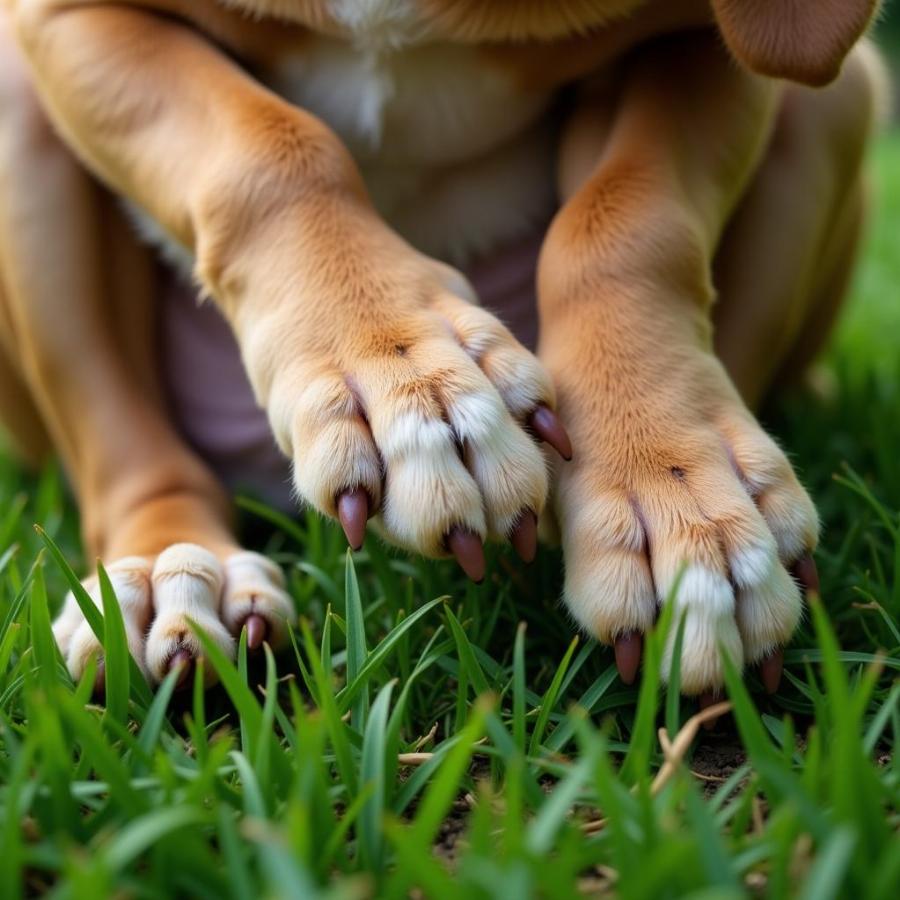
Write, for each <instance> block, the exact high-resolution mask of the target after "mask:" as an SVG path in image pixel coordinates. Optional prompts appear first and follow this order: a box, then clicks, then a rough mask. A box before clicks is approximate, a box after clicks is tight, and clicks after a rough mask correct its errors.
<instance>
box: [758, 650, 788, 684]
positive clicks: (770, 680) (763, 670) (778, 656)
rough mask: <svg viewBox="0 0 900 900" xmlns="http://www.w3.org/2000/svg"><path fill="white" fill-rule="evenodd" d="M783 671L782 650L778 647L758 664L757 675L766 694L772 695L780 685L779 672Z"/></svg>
mask: <svg viewBox="0 0 900 900" xmlns="http://www.w3.org/2000/svg"><path fill="white" fill-rule="evenodd" d="M783 669H784V650H782V649H781V648H780V647H778V648H776V649H775V650H773V651H772V652H771V653H770V654H769V655H768V656H767V657H766V658H765V659H764V660H762V661H761V662H760V664H759V674H760V678H762V683H763V687H765V689H766V693H767V694H774V693H775V692H776V691H777V690H778V685H779V684H781V672H782V670H783Z"/></svg>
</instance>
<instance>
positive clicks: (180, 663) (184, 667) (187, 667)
mask: <svg viewBox="0 0 900 900" xmlns="http://www.w3.org/2000/svg"><path fill="white" fill-rule="evenodd" d="M167 668H168V670H169V671H170V672H174V671H175V670H177V671H178V681H176V682H175V688H176V690H181V689H182V688H185V687H187V685H188V683H189V682H190V680H191V673H192V672H193V671H194V657H193V656H191V653H190V651H188V650H185V649H183V648H182V649H181V650H176V651H175V653H173V654H172V656H171V658H170V659H169V664H168V667H167Z"/></svg>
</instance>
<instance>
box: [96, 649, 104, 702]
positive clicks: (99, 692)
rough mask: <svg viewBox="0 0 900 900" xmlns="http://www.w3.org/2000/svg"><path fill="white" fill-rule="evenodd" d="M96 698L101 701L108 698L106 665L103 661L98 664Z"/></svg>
mask: <svg viewBox="0 0 900 900" xmlns="http://www.w3.org/2000/svg"><path fill="white" fill-rule="evenodd" d="M94 696H95V697H98V698H100V699H101V700H102V699H103V698H104V697H105V696H106V665H105V663H104V662H103V660H102V659H101V660H98V662H97V674H96V675H95V676H94Z"/></svg>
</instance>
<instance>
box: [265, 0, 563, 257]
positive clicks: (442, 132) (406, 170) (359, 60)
mask: <svg viewBox="0 0 900 900" xmlns="http://www.w3.org/2000/svg"><path fill="white" fill-rule="evenodd" d="M335 2H336V7H335V9H336V10H337V8H338V7H340V8H341V9H342V10H343V20H342V21H343V23H344V24H345V25H346V26H347V28H348V32H350V35H351V36H350V37H348V38H335V37H331V36H325V35H316V36H314V37H312V38H311V39H310V40H309V41H308V42H307V43H306V45H305V46H304V47H303V48H302V51H301V52H298V53H296V54H294V55H292V56H289V57H286V58H283V59H280V60H278V61H277V63H276V64H275V65H274V66H273V67H272V69H271V70H270V71H269V72H268V73H267V74H266V76H265V80H266V81H267V83H268V84H269V86H270V87H272V88H273V89H274V90H276V91H277V92H278V93H279V94H281V95H282V96H283V97H285V99H287V100H289V101H290V102H292V103H294V104H296V105H297V106H299V107H301V108H303V109H306V110H308V111H309V112H311V113H313V114H315V115H316V116H317V117H318V118H320V119H322V120H323V121H324V122H326V123H327V124H328V125H329V126H330V127H331V128H332V129H333V130H334V131H335V132H336V133H337V134H338V135H339V136H340V137H341V139H342V140H343V141H344V143H345V145H346V146H347V147H348V149H349V150H350V152H351V153H352V154H353V156H354V157H355V159H356V160H357V163H358V164H359V166H360V170H361V171H362V174H363V177H364V178H365V180H366V182H367V184H368V187H369V190H370V193H371V195H372V197H373V200H374V202H375V204H376V206H377V207H378V209H379V211H380V212H381V213H382V215H383V216H385V218H386V219H387V220H388V221H389V222H391V224H392V225H393V226H394V227H395V228H397V229H398V230H399V231H400V232H401V233H403V234H404V236H406V237H407V238H408V239H409V240H411V241H412V242H413V243H414V244H416V245H417V246H419V247H420V249H423V250H425V251H426V252H430V253H433V254H436V255H438V256H442V257H444V258H448V259H453V260H454V261H461V260H462V259H464V258H465V257H468V256H471V255H472V254H478V253H480V252H482V251H484V250H486V249H488V248H489V247H490V246H491V245H494V244H496V243H498V242H503V241H504V240H508V239H509V238H512V237H515V236H518V234H519V233H521V231H522V229H523V227H527V224H529V223H535V222H542V221H545V220H546V217H547V216H548V215H549V212H550V208H551V205H552V202H553V201H552V197H551V194H552V191H551V186H552V148H551V147H550V145H549V142H548V137H549V125H548V124H547V123H546V121H545V120H546V119H547V116H546V112H547V110H548V107H549V106H550V104H551V102H552V98H553V95H552V93H551V92H549V91H527V90H523V89H521V88H520V87H518V86H517V85H516V84H515V83H514V80H513V78H512V77H511V76H510V74H509V73H507V72H504V71H502V70H500V69H498V68H496V67H493V66H491V65H490V63H489V62H488V61H487V60H486V59H485V58H484V57H483V56H482V55H481V54H480V52H479V50H478V49H477V48H475V47H471V46H467V45H464V44H454V43H450V42H443V41H437V40H436V41H432V40H430V39H429V38H428V36H427V34H425V32H424V31H423V27H424V26H422V25H421V23H420V22H419V21H418V20H417V19H416V17H415V16H414V15H412V14H409V15H403V11H404V9H405V8H407V7H408V4H405V3H403V2H401V3H399V4H396V3H384V2H379V0H359V2H357V0H353V2H350V0H339V2H338V0H335ZM407 11H408V10H407Z"/></svg>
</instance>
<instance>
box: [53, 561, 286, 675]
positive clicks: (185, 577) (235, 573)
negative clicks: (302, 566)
mask: <svg viewBox="0 0 900 900" xmlns="http://www.w3.org/2000/svg"><path fill="white" fill-rule="evenodd" d="M107 574H108V575H109V580H110V583H111V584H112V588H113V591H114V593H115V595H116V598H117V599H118V601H119V607H120V609H121V610H122V618H123V620H124V624H125V634H126V638H127V641H128V649H129V651H130V653H131V655H132V657H133V658H134V660H135V661H136V663H137V664H138V666H140V668H141V669H142V671H143V672H144V674H145V675H146V676H148V677H149V679H150V680H151V681H154V682H159V681H162V679H163V678H165V676H166V674H167V673H168V672H169V671H170V670H171V669H172V668H175V667H178V668H180V669H181V671H182V675H181V677H180V679H179V682H180V683H185V682H187V681H188V676H189V675H190V672H191V670H192V668H193V664H194V661H195V660H196V659H198V658H199V657H201V656H202V655H203V649H202V646H201V644H200V642H199V641H198V639H197V636H196V634H195V632H194V630H193V628H192V626H191V623H192V622H193V623H196V624H197V625H199V626H200V627H201V628H202V629H203V630H204V631H205V632H206V634H207V635H208V636H209V637H210V639H211V640H212V641H214V642H215V644H216V645H217V646H218V647H219V649H220V650H221V651H222V652H223V653H225V655H226V656H228V657H233V656H234V648H235V639H236V637H238V636H239V635H240V633H241V629H242V628H244V627H246V628H247V645H248V647H249V648H250V649H251V650H254V649H257V648H258V647H259V646H260V645H261V644H262V643H263V641H268V642H269V643H271V644H272V645H273V646H277V645H278V644H279V643H281V642H282V641H283V639H284V637H285V635H286V633H287V632H286V628H287V621H288V620H289V619H290V617H291V614H292V610H293V606H292V604H291V600H290V598H289V597H288V595H287V594H286V593H285V591H284V576H283V575H282V573H281V570H280V569H279V568H278V566H276V565H275V564H274V563H272V562H271V561H270V560H268V559H266V558H265V557H264V556H261V555H259V554H258V553H251V552H248V551H243V550H241V551H237V552H234V553H230V554H228V555H226V556H224V557H223V558H219V557H218V556H216V555H215V554H213V553H211V552H210V551H209V550H207V549H205V548H203V547H200V546H198V545H196V544H173V545H172V546H170V547H168V548H167V549H165V550H164V551H163V552H162V553H160V554H159V555H158V556H157V557H156V558H155V559H148V558H146V557H137V556H131V557H125V558H122V559H119V560H116V561H115V562H113V563H111V564H110V565H109V566H107ZM84 586H85V588H86V589H87V591H88V594H89V595H90V596H91V598H92V599H93V601H94V603H95V604H96V605H97V606H98V608H101V609H102V600H101V595H100V588H99V584H98V580H97V577H96V576H92V577H90V578H88V579H86V580H85V581H84ZM53 632H54V635H55V637H56V641H57V644H58V645H59V648H60V651H61V652H62V655H63V657H64V659H65V660H66V665H67V666H68V669H69V672H70V674H71V675H72V677H73V678H74V679H76V680H77V679H79V678H80V677H81V675H82V674H83V672H84V669H85V666H86V665H87V662H88V659H89V658H90V657H91V656H97V657H99V658H100V660H101V663H102V655H103V648H102V646H101V644H100V642H99V641H98V639H97V637H96V636H95V635H94V632H93V631H92V630H91V627H90V625H89V624H88V623H87V621H86V620H85V618H84V615H83V614H82V612H81V609H80V607H79V606H78V604H77V602H76V601H75V598H74V596H73V595H72V594H71V593H70V594H69V595H68V596H67V597H66V600H65V603H64V605H63V609H62V612H61V613H60V615H59V617H58V618H57V619H56V621H55V622H54V624H53ZM205 675H206V679H207V681H208V683H211V682H212V681H214V680H215V673H214V672H213V671H212V669H211V668H207V669H206V673H205Z"/></svg>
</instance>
